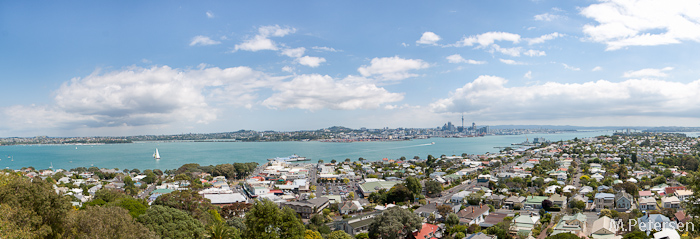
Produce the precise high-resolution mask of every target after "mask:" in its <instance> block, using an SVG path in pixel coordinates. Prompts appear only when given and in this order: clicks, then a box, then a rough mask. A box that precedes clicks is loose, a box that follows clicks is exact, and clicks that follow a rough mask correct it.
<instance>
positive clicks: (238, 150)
mask: <svg viewBox="0 0 700 239" xmlns="http://www.w3.org/2000/svg"><path fill="white" fill-rule="evenodd" d="M610 134H612V132H611V131H586V132H570V133H561V134H529V135H527V136H526V135H501V136H485V137H476V138H430V139H419V140H411V141H384V142H354V143H326V142H316V141H310V142H136V143H131V144H105V145H16V146H1V147H0V168H10V169H19V168H22V167H29V166H32V167H35V168H37V169H46V168H49V166H51V165H53V167H54V168H56V169H57V168H63V169H71V168H76V167H90V166H95V167H100V168H118V169H120V170H121V169H125V168H126V169H133V168H138V169H141V170H144V169H156V168H158V169H162V170H165V169H175V168H178V167H180V166H181V165H183V164H186V163H198V164H200V165H216V164H222V163H235V162H258V163H265V162H267V159H268V158H274V157H286V156H289V155H291V154H297V155H299V156H302V157H307V158H310V159H311V161H308V162H313V163H315V162H318V160H319V159H323V160H324V161H326V162H330V161H331V160H333V159H335V160H338V161H342V160H345V159H346V158H349V159H351V160H353V161H354V160H357V159H358V158H360V157H363V158H365V159H367V160H379V159H382V158H390V159H398V158H400V157H401V156H405V157H406V158H409V159H410V158H413V157H414V156H419V157H420V158H426V157H427V156H428V155H429V154H432V155H433V156H435V157H439V156H440V155H443V154H445V155H461V154H462V153H468V154H483V153H486V152H498V151H499V149H497V148H494V147H513V148H517V147H518V146H511V144H513V143H520V142H523V141H525V139H526V137H527V138H529V139H530V141H532V139H533V138H536V137H542V138H545V139H548V140H551V141H559V140H569V139H573V138H575V137H578V138H586V137H594V136H599V135H610ZM433 142H434V143H435V144H432V143H433ZM156 148H158V150H159V153H160V156H161V159H160V160H155V159H153V153H154V151H155V149H156Z"/></svg>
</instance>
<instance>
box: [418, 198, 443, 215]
mask: <svg viewBox="0 0 700 239" xmlns="http://www.w3.org/2000/svg"><path fill="white" fill-rule="evenodd" d="M413 212H415V213H416V214H418V216H421V217H424V218H428V217H429V216H430V215H431V214H433V215H435V217H436V218H438V217H440V214H438V212H437V202H435V203H430V202H428V203H427V204H425V205H423V206H421V207H419V208H418V209H416V210H415V211H413Z"/></svg>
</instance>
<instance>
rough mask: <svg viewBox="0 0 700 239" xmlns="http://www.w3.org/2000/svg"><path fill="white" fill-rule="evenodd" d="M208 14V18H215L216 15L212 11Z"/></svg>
mask: <svg viewBox="0 0 700 239" xmlns="http://www.w3.org/2000/svg"><path fill="white" fill-rule="evenodd" d="M206 14H207V17H208V18H214V13H213V12H211V11H207V13H206Z"/></svg>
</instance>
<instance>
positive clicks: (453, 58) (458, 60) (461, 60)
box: [445, 54, 486, 65]
mask: <svg viewBox="0 0 700 239" xmlns="http://www.w3.org/2000/svg"><path fill="white" fill-rule="evenodd" d="M445 59H447V61H448V62H449V63H468V64H472V65H481V64H486V62H485V61H476V60H472V59H469V60H467V59H464V58H462V56H461V55H459V54H454V55H450V56H447V57H445Z"/></svg>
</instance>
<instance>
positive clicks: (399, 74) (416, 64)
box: [357, 56, 430, 80]
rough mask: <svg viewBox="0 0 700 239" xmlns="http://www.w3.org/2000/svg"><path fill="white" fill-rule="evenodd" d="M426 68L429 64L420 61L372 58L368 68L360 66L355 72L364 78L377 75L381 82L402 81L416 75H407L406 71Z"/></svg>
mask: <svg viewBox="0 0 700 239" xmlns="http://www.w3.org/2000/svg"><path fill="white" fill-rule="evenodd" d="M428 67H430V64H428V63H426V62H424V61H423V60H421V59H403V58H400V57H398V56H394V57H383V58H374V59H372V61H371V64H370V65H369V66H361V67H360V68H358V69H357V71H358V72H360V74H362V76H365V77H369V76H373V75H378V76H380V77H381V78H382V79H383V80H403V79H406V78H409V77H415V76H417V75H416V74H411V73H408V71H411V70H419V69H424V68H428Z"/></svg>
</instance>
